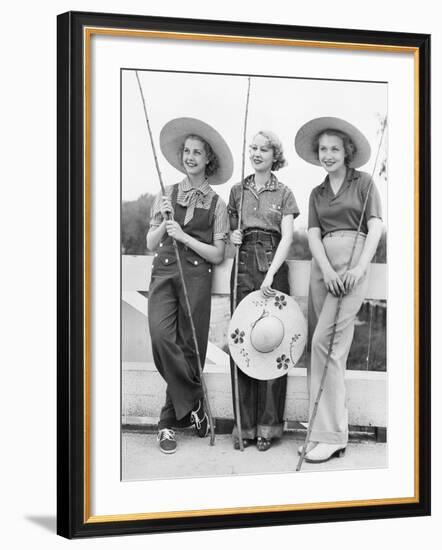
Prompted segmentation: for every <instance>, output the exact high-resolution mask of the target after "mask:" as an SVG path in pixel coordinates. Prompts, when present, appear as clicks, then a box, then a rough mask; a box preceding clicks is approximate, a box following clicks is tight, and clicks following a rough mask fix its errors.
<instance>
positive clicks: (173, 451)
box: [160, 447, 176, 455]
mask: <svg viewBox="0 0 442 550" xmlns="http://www.w3.org/2000/svg"><path fill="white" fill-rule="evenodd" d="M160 451H161V452H162V453H164V454H165V455H173V453H176V449H172V450H170V451H165V450H164V449H162V448H161V447H160Z"/></svg>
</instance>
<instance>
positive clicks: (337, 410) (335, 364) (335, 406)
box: [308, 231, 368, 445]
mask: <svg viewBox="0 0 442 550" xmlns="http://www.w3.org/2000/svg"><path fill="white" fill-rule="evenodd" d="M355 235H356V231H335V232H333V233H328V234H327V235H326V236H325V237H324V238H323V240H322V243H323V245H324V249H325V252H326V254H327V257H328V259H329V261H330V263H331V265H332V267H333V269H334V270H335V271H336V272H337V273H338V274H339V275H340V276H341V277H342V276H343V275H344V273H345V271H346V268H347V264H348V261H349V259H350V255H351V250H352V246H353V243H354V239H355ZM364 244H365V235H359V236H358V238H357V243H356V249H355V253H354V256H353V261H352V267H354V266H355V265H356V264H357V263H358V261H359V257H360V255H361V252H362V249H363V247H364ZM367 285H368V273H366V274H365V275H364V277H363V278H362V280H361V281H360V282H359V283H358V285H356V287H354V288H353V290H352V291H351V292H350V293H349V294H346V295H345V296H344V298H343V300H342V305H341V310H340V314H339V318H338V322H337V327H336V335H335V339H334V344H333V348H332V353H331V356H330V360H329V364H328V370H327V375H326V381H325V385H324V391H323V393H322V396H321V399H320V402H319V408H318V412H317V416H316V420H315V423H314V426H313V431H312V434H311V441H318V442H321V443H331V444H338V445H346V443H347V441H348V411H347V407H346V402H345V382H344V376H345V370H346V365H347V357H348V353H349V351H350V347H351V343H352V340H353V333H354V324H355V319H356V314H357V313H358V311H359V309H360V307H361V305H362V302H363V300H364V298H365V296H366V294H367ZM337 304H338V298H336V297H335V296H333V295H332V294H331V293H330V292H328V291H327V288H326V286H325V284H324V279H323V276H322V272H321V269H320V268H319V265H318V264H317V262H316V261H315V260H314V259H313V260H312V265H311V276H310V292H309V318H310V321H311V322H310V323H309V324H310V326H311V325H313V326H314V325H315V326H316V328H315V330H314V333H313V338H312V346H311V348H312V349H311V364H310V369H309V372H308V385H309V410H310V417H311V415H312V412H313V407H314V403H315V400H316V396H317V394H318V390H319V387H320V381H321V377H322V373H323V371H324V367H325V362H326V358H327V352H328V347H329V342H330V337H331V334H332V330H333V324H334V320H335V314H336V309H337ZM312 318H313V320H312Z"/></svg>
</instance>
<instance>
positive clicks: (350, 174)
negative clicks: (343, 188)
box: [321, 168, 359, 191]
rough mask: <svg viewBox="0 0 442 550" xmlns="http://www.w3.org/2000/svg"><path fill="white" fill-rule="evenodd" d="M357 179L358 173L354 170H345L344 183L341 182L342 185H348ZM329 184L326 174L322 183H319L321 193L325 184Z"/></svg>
mask: <svg viewBox="0 0 442 550" xmlns="http://www.w3.org/2000/svg"><path fill="white" fill-rule="evenodd" d="M358 178H359V172H358V171H357V170H355V169H354V168H347V171H346V173H345V177H344V181H343V182H342V185H344V184H345V183H350V182H352V181H354V180H357V179H358ZM329 183H330V178H329V177H328V174H327V175H326V176H325V179H324V181H323V182H322V183H321V191H323V190H324V189H325V188H326V186H327V184H329Z"/></svg>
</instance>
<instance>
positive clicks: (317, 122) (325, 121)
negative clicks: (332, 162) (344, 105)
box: [295, 116, 371, 168]
mask: <svg viewBox="0 0 442 550" xmlns="http://www.w3.org/2000/svg"><path fill="white" fill-rule="evenodd" d="M325 130H339V131H341V132H344V133H345V134H347V135H348V137H349V138H350V139H351V140H352V141H353V143H354V145H355V147H356V152H355V154H354V155H353V160H352V161H351V162H350V163H349V166H350V167H351V168H359V167H360V166H363V165H364V164H366V163H367V162H368V161H369V159H370V155H371V147H370V144H369V142H368V140H367V138H366V137H365V136H364V134H363V133H362V132H361V131H360V130H358V128H356V126H353V124H350V123H349V122H347V121H346V120H343V119H342V118H337V117H331V116H326V117H320V118H314V119H313V120H310V121H309V122H307V123H306V124H304V125H303V126H301V128H300V129H299V130H298V132H297V134H296V137H295V149H296V152H297V153H298V155H299V156H300V157H301V158H302V159H304V160H305V161H307V162H309V163H310V164H315V165H316V166H321V163H320V161H319V158H318V151H317V150H316V149H315V148H314V145H315V140H316V139H317V137H318V136H319V135H320V134H322V133H323V132H324V131H325Z"/></svg>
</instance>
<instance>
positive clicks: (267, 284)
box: [260, 273, 276, 298]
mask: <svg viewBox="0 0 442 550" xmlns="http://www.w3.org/2000/svg"><path fill="white" fill-rule="evenodd" d="M272 284H273V275H272V274H270V273H267V275H266V276H265V278H264V281H263V282H262V284H261V287H260V288H261V294H262V295H263V296H264V298H271V297H272V296H274V295H275V294H276V290H275V289H273V288H272Z"/></svg>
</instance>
